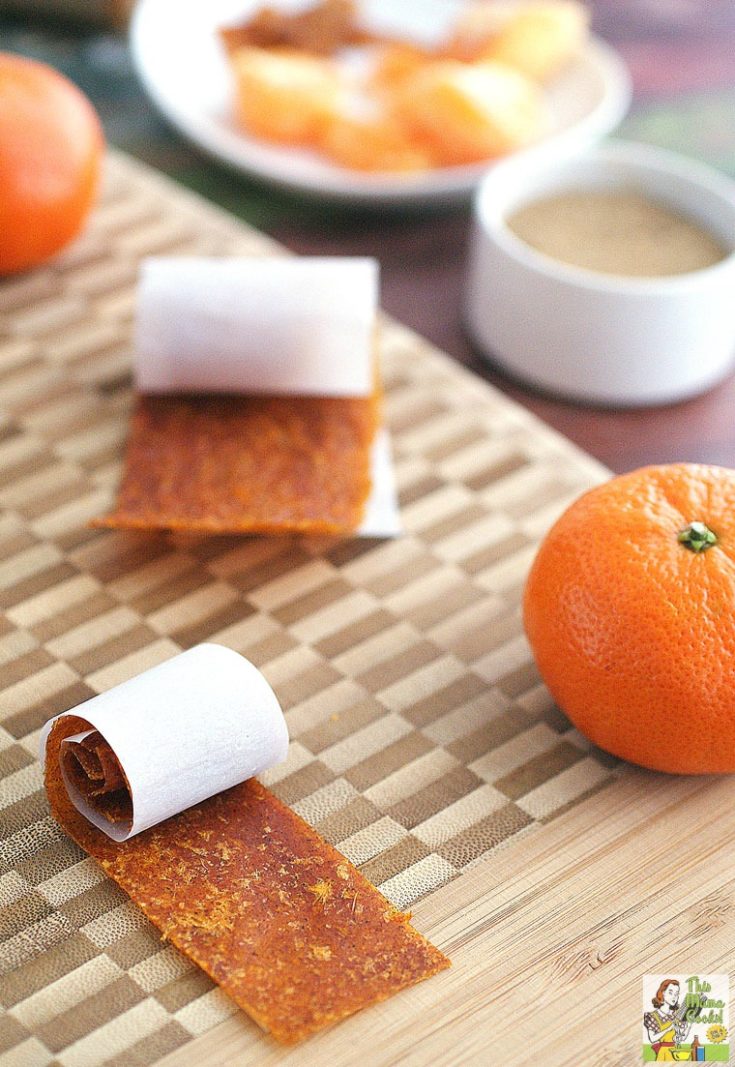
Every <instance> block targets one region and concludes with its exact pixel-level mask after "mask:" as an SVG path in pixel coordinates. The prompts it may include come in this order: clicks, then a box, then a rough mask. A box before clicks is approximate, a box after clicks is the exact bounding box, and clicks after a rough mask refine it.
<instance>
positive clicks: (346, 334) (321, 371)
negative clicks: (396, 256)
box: [135, 256, 378, 396]
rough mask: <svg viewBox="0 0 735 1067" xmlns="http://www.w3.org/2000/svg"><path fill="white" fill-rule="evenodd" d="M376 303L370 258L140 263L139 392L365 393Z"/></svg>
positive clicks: (371, 371)
mask: <svg viewBox="0 0 735 1067" xmlns="http://www.w3.org/2000/svg"><path fill="white" fill-rule="evenodd" d="M377 305H378V264H377V262H376V261H375V260H374V259H369V258H361V257H356V258H352V257H296V256H295V257H293V258H286V257H284V258H281V257H274V258H272V259H264V258H260V257H255V258H249V257H241V258H234V259H208V258H205V257H185V256H182V257H177V258H168V257H160V258H151V259H147V260H144V261H143V265H142V268H141V276H140V284H139V289H138V304H137V316H136V335H135V349H136V362H135V382H136V387H137V389H138V391H139V392H142V393H176V392H183V393H193V392H210V393H221V392H224V393H241V394H249V395H254V394H276V395H300V396H366V395H368V394H370V393H371V392H372V390H373V384H374V377H373V376H374V358H375V316H376V311H377Z"/></svg>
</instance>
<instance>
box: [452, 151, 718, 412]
mask: <svg viewBox="0 0 735 1067" xmlns="http://www.w3.org/2000/svg"><path fill="white" fill-rule="evenodd" d="M616 188H625V189H627V190H630V189H635V190H637V191H638V192H640V193H642V194H643V195H646V194H647V195H648V196H650V197H651V198H652V199H655V200H657V201H659V202H661V203H664V204H666V205H668V206H669V207H671V208H672V209H673V210H676V211H679V212H680V213H681V214H683V215H685V216H688V217H689V218H690V219H692V220H693V221H695V222H698V223H699V224H700V225H702V226H703V227H704V228H705V229H707V230H709V231H710V232H711V233H712V234H713V235H714V236H715V237H716V238H718V239H719V240H720V241H721V242H722V244H723V245H724V246H725V248H726V249H728V252H729V254H728V255H727V256H726V258H725V259H723V260H722V261H721V262H719V263H717V264H715V265H714V266H712V267H707V268H706V269H704V270H698V271H692V272H691V273H687V274H678V275H667V276H665V277H655V278H638V277H635V278H631V277H624V276H618V275H613V274H602V273H596V272H593V271H588V270H583V269H581V268H577V267H573V266H569V265H567V264H564V263H561V262H559V261H558V260H555V259H552V258H551V257H549V256H546V255H544V254H543V253H541V252H538V251H536V250H535V249H533V248H531V247H530V246H529V245H528V244H526V243H525V242H524V241H523V240H521V239H520V238H519V237H517V236H516V235H515V234H514V233H512V232H511V230H510V229H509V228H508V226H507V225H506V223H505V219H506V218H507V217H508V215H509V214H511V213H512V212H513V211H514V210H515V209H517V208H519V207H521V206H522V205H523V204H526V203H528V202H529V201H532V200H536V199H538V198H540V197H543V196H546V195H553V194H555V193H561V192H569V191H572V190H591V189H597V190H613V189H616ZM465 322H466V326H467V329H468V331H469V333H470V335H471V336H472V338H473V339H474V341H475V342H476V344H477V345H478V347H479V348H480V349H481V350H482V351H483V352H484V354H485V355H487V357H488V358H489V359H490V360H491V361H493V362H494V363H497V364H498V365H500V366H501V367H503V368H505V369H507V370H508V371H509V372H510V373H511V374H513V375H515V376H517V377H519V378H521V379H523V380H525V381H527V382H529V383H531V384H532V385H535V386H538V387H541V388H542V389H545V390H549V391H551V392H554V393H558V394H562V395H564V396H568V397H573V398H576V399H581V400H587V401H593V402H596V403H602V404H626V405H635V404H660V403H666V402H669V401H674V400H678V399H681V398H683V397H686V396H690V395H692V394H694V393H697V392H700V391H702V390H704V389H706V388H707V387H708V386H710V385H712V384H713V383H715V382H716V381H717V380H718V379H720V378H722V377H723V376H724V375H725V374H726V373H727V371H728V370H729V369H730V368H731V366H732V364H733V359H734V358H735V182H732V181H730V179H728V178H726V177H724V176H722V175H721V174H719V173H717V172H716V171H713V170H711V169H710V168H708V167H705V166H703V165H701V164H699V163H694V162H692V161H690V160H688V159H685V158H683V157H681V156H677V155H675V154H673V153H671V152H665V151H662V150H660V149H656V148H651V147H649V146H645V145H641V144H632V143H625V142H611V143H609V144H607V145H604V146H602V147H599V148H596V149H594V150H593V151H591V152H590V153H588V154H586V155H584V156H582V157H577V158H574V159H568V160H566V161H563V162H559V163H556V164H552V165H551V166H548V165H547V166H545V167H543V168H542V167H539V166H533V165H530V164H524V162H523V161H522V160H514V161H508V162H506V163H503V164H502V165H500V166H498V167H496V168H495V169H494V170H492V171H490V172H489V173H488V175H487V177H486V178H485V179H484V181H483V182H482V184H481V186H480V188H479V191H478V194H477V198H476V201H475V219H474V229H473V236H472V246H471V252H470V267H469V276H468V284H467V293H466V304H465Z"/></svg>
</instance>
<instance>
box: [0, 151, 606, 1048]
mask: <svg viewBox="0 0 735 1067" xmlns="http://www.w3.org/2000/svg"><path fill="white" fill-rule="evenodd" d="M277 252H278V249H277V248H276V246H274V245H273V244H272V243H271V242H269V241H268V240H267V239H266V238H264V237H263V236H262V235H260V234H258V233H256V232H254V231H252V230H251V229H249V228H247V227H246V226H244V225H243V224H241V223H239V222H237V221H235V220H234V219H232V218H231V217H229V216H228V215H226V214H224V213H222V212H220V211H218V210H217V209H215V208H213V207H211V206H210V205H208V204H206V203H205V202H204V201H202V200H200V199H198V198H196V197H194V196H192V195H191V194H188V193H185V192H184V191H182V190H180V189H179V188H178V187H176V186H175V185H173V184H172V183H170V182H168V181H167V180H165V179H162V178H161V177H159V176H157V175H155V174H154V173H153V172H151V171H149V170H147V169H145V168H144V167H142V166H141V165H140V164H135V163H133V162H132V161H130V160H128V159H125V158H122V157H120V156H112V157H111V158H110V161H109V173H108V178H107V182H106V189H105V194H104V198H103V201H102V203H101V205H100V207H99V209H98V211H97V212H96V215H95V218H94V221H93V224H92V226H91V227H90V229H89V230H88V232H87V233H86V235H85V236H84V237H83V238H82V239H81V240H80V241H79V242H78V243H77V244H76V245H75V246H74V247H73V248H72V249H71V250H70V251H69V252H68V253H67V254H65V255H64V256H63V257H62V258H61V259H60V260H58V261H57V263H56V264H55V265H54V266H53V267H48V268H45V269H42V270H39V271H35V272H33V273H32V274H29V275H27V276H25V277H22V278H18V279H13V280H6V281H5V282H3V283H0V405H1V406H0V507H1V508H2V512H1V513H0V610H1V611H2V615H0V663H1V669H0V690H1V692H0V722H1V724H2V725H1V727H0V772H1V773H2V776H3V780H2V784H1V785H0V788H1V789H2V792H1V793H0V819H1V820H2V850H3V854H2V868H1V875H0V909H1V910H0V938H1V939H2V943H1V944H0V967H1V968H2V972H3V977H2V979H1V984H0V992H1V994H2V1003H3V1006H4V1007H5V1008H6V1009H7V1013H6V1015H5V1017H4V1019H3V1020H2V1021H0V1063H2V1064H3V1065H5V1067H9V1065H18V1067H21V1065H22V1067H47V1065H49V1064H62V1065H63V1067H96V1065H99V1064H102V1063H105V1064H110V1065H113V1064H114V1065H117V1067H136V1065H140V1067H145V1065H149V1064H151V1063H154V1062H155V1061H156V1060H157V1059H159V1058H160V1057H161V1056H163V1055H164V1054H165V1053H167V1052H169V1051H171V1050H172V1049H174V1048H177V1047H179V1046H181V1045H183V1044H184V1043H186V1042H187V1041H188V1040H190V1039H191V1037H192V1036H193V1035H198V1034H201V1033H203V1032H204V1031H206V1030H207V1029H209V1028H210V1027H211V1026H213V1025H214V1024H215V1023H217V1022H219V1021H220V1020H221V1019H223V1018H225V1017H226V1016H227V1015H229V1014H232V1013H233V1012H234V1011H235V1009H234V1007H233V1005H232V1004H231V1002H230V1001H229V1000H228V998H226V997H225V996H224V995H223V994H221V993H220V992H219V990H217V989H215V988H214V987H213V985H212V983H211V982H210V981H209V980H208V979H207V978H206V977H205V976H204V975H203V974H202V973H201V972H199V971H198V969H196V968H194V967H193V966H192V965H191V964H189V963H188V962H187V961H186V960H185V959H184V958H183V957H181V956H180V955H179V954H178V953H177V952H176V950H175V949H173V948H172V947H171V946H167V945H165V944H163V943H162V942H161V940H160V937H159V934H158V933H157V932H156V931H155V930H154V929H153V928H152V927H151V926H150V925H149V924H148V923H147V921H146V920H145V919H144V918H143V916H142V915H141V913H140V912H139V911H138V910H137V909H136V908H135V907H134V906H133V905H132V904H131V903H130V902H129V901H128V900H127V898H126V897H125V896H124V895H123V893H122V892H121V891H120V890H119V889H118V888H117V887H116V886H115V885H114V884H113V883H112V882H110V881H108V880H107V879H106V878H105V877H104V876H103V875H102V873H101V871H100V869H99V868H98V867H97V866H96V865H95V863H94V862H93V861H92V860H90V859H87V858H85V857H84V855H83V854H82V853H81V852H80V850H79V849H78V848H77V847H76V846H75V845H73V844H72V843H71V842H70V841H69V840H68V839H66V838H65V836H64V834H63V833H62V832H61V831H60V830H59V828H58V827H57V826H56V825H55V823H54V822H53V821H52V820H51V819H50V817H49V814H48V808H47V804H46V800H45V795H44V793H43V790H42V788H41V775H40V769H39V765H38V762H37V746H38V734H39V730H40V728H41V726H42V724H43V723H44V722H45V721H46V719H47V718H49V717H50V716H51V715H53V714H56V713H57V712H59V711H63V710H65V709H66V708H69V707H72V706H74V705H75V704H77V703H78V702H80V701H82V700H84V699H86V698H87V697H90V696H92V695H93V694H95V693H98V692H101V691H103V690H105V689H107V688H109V687H110V686H112V685H115V684H116V683H117V682H120V681H122V680H124V679H125V678H128V677H130V676H131V675H133V674H136V673H138V672H139V671H141V670H143V669H145V668H146V667H149V666H152V665H153V664H154V663H157V662H159V661H161V660H163V659H166V658H168V657H169V656H171V655H173V654H174V653H176V652H178V651H179V650H181V649H183V648H186V647H189V646H190V645H192V644H195V643H197V642H199V641H203V640H213V641H217V642H220V643H222V644H225V645H229V646H230V647H232V648H235V649H237V650H238V651H240V652H242V653H244V654H245V655H246V656H247V657H248V658H250V659H251V660H253V661H254V662H255V663H256V664H257V665H258V666H259V667H260V668H261V669H262V670H263V672H264V673H265V675H266V676H267V677H268V679H269V681H270V682H271V684H272V685H273V686H274V688H275V690H276V692H277V694H278V696H279V698H280V700H281V702H282V704H283V707H284V709H285V711H286V715H287V718H288V724H289V729H290V734H291V738H292V742H291V747H290V753H289V757H288V761H287V763H286V764H285V765H283V766H281V767H278V768H277V769H276V770H274V771H272V772H271V773H270V774H268V775H267V776H266V777H265V780H266V782H267V783H268V784H269V785H271V786H272V787H273V788H274V789H275V791H276V792H277V793H278V794H279V796H281V797H282V798H283V799H284V800H285V801H287V802H288V803H289V804H291V805H293V807H294V808H295V809H296V810H297V811H298V812H299V813H300V814H301V815H302V816H304V817H305V818H306V819H307V820H309V821H310V822H311V823H312V824H313V825H314V826H316V827H317V829H318V830H319V831H320V832H321V833H322V834H323V835H324V836H325V837H326V838H327V839H328V840H329V841H331V842H333V843H334V844H335V845H337V846H338V847H339V848H340V849H341V850H342V851H343V852H344V853H345V854H346V855H347V856H348V857H349V858H350V859H351V860H352V861H353V862H355V863H356V864H358V865H359V866H360V867H361V869H362V870H363V872H364V873H365V874H366V875H367V876H368V877H369V878H370V879H371V880H372V881H373V882H374V883H376V884H377V885H379V886H380V888H381V889H382V890H383V892H384V893H385V894H386V895H387V896H388V897H390V898H391V899H392V900H393V901H395V903H396V904H397V905H399V906H401V907H407V906H409V905H410V904H411V903H412V902H413V901H414V900H416V899H418V898H419V897H420V896H422V895H424V894H426V893H429V892H430V891H432V890H433V889H435V888H437V887H438V886H440V885H442V884H443V883H445V882H447V881H448V880H450V879H452V878H455V877H456V876H457V875H459V874H460V873H461V872H462V871H466V870H467V869H468V868H469V867H470V866H471V865H474V864H476V863H477V862H478V861H480V860H481V859H483V858H486V857H487V856H488V855H489V854H490V853H491V852H492V850H493V849H497V848H499V847H501V846H502V845H503V844H506V843H507V842H509V841H511V840H513V841H514V840H516V839H517V838H518V836H519V835H522V834H530V833H542V832H543V828H544V826H545V825H546V824H547V823H548V822H549V820H552V819H554V818H555V816H557V815H558V814H560V813H561V812H562V811H565V810H567V809H568V808H569V807H570V806H573V805H575V804H577V803H579V802H580V801H581V800H583V799H586V798H587V797H588V796H589V795H590V793H591V792H593V791H595V790H597V789H600V788H602V787H604V785H605V784H606V783H608V782H610V781H611V780H612V779H613V778H614V776H615V763H614V761H613V760H611V759H609V758H607V757H605V756H604V755H603V754H602V753H599V752H598V751H595V750H592V749H591V748H590V746H589V744H588V743H587V742H586V741H585V740H584V739H583V738H582V737H581V736H580V735H579V734H578V733H577V732H576V731H575V730H573V729H572V728H571V727H570V725H569V723H568V721H567V720H566V719H565V718H564V717H563V715H562V714H561V713H560V712H559V711H558V709H557V708H555V707H554V705H553V703H552V702H551V700H550V698H549V696H548V694H547V693H546V691H545V690H544V688H543V686H542V685H541V684H540V682H539V679H538V676H537V674H536V672H535V669H534V666H533V663H532V660H531V657H530V654H529V651H528V647H527V645H526V642H525V640H524V637H523V635H522V629H521V623H520V611H519V599H520V591H521V588H522V584H523V580H524V577H525V574H526V570H527V567H528V564H529V562H530V560H531V558H532V555H533V552H534V548H535V544H536V543H537V541H538V538H539V537H540V535H541V534H542V533H543V532H544V531H545V530H546V528H547V527H548V526H549V524H550V523H551V522H552V521H553V519H554V518H555V517H556V515H557V514H558V513H559V512H560V511H561V509H562V508H563V507H564V506H565V505H566V504H567V503H568V502H569V501H570V500H571V499H572V498H573V497H574V496H576V495H577V494H578V493H579V492H580V490H581V489H583V488H584V487H586V486H588V485H590V484H592V483H593V482H595V481H598V480H599V479H600V478H601V477H602V476H603V475H604V473H605V472H604V471H603V470H602V468H601V467H599V465H598V464H596V463H595V462H594V461H592V460H591V459H589V458H588V457H586V456H584V455H583V454H581V453H580V452H579V451H577V450H576V449H574V448H573V446H572V445H570V444H569V443H568V442H566V441H564V440H563V439H561V438H560V437H558V436H557V435H555V434H554V433H552V432H551V431H550V430H547V429H546V428H545V427H543V426H542V425H541V424H540V423H539V422H538V421H536V420H535V419H534V418H533V417H532V416H530V415H529V414H528V413H526V412H524V411H523V410H521V409H520V408H518V407H516V406H514V405H512V404H511V403H510V402H509V401H508V400H506V399H505V398H504V397H502V396H501V395H500V394H499V393H497V392H496V391H494V390H493V389H492V388H491V387H490V386H488V385H487V384H485V383H483V382H481V381H479V380H478V379H477V378H475V377H474V376H472V375H471V374H469V373H468V372H466V371H465V370H463V369H462V368H460V367H459V366H458V365H456V364H455V363H453V362H452V361H451V360H449V359H448V358H447V357H445V356H442V355H441V354H439V353H437V352H436V351H434V350H432V349H431V348H430V346H428V345H427V344H426V343H425V342H423V341H422V340H420V339H419V338H418V337H416V336H415V335H414V334H412V333H410V332H409V331H408V330H406V329H404V328H402V327H400V326H398V325H396V324H394V323H385V324H384V327H383V331H382V361H383V372H384V379H385V383H386V387H387V417H388V422H389V426H390V429H391V432H392V435H393V445H394V453H395V461H396V472H397V479H398V486H399V491H400V500H401V508H402V519H403V523H404V525H405V531H406V532H405V535H404V536H402V537H401V538H399V539H397V540H394V541H387V542H380V541H369V540H341V541H335V540H323V539H320V540H311V541H304V540H297V539H291V538H288V539H285V538H270V539H268V538H250V539H245V538H239V539H238V538H200V539H185V538H181V537H173V536H155V537H149V536H143V535H131V534H121V533H112V532H99V531H93V530H90V529H89V528H88V527H87V525H86V524H87V521H88V520H89V519H90V518H91V517H92V516H94V515H96V514H99V513H101V512H103V511H104V510H105V509H106V508H107V507H108V506H109V504H110V501H111V498H112V495H113V493H114V490H115V487H116V484H117V480H118V477H119V473H120V459H121V449H122V447H123V444H124V440H125V436H126V433H127V416H128V412H129V406H130V399H131V389H130V383H131V379H130V359H131V350H130V328H131V319H132V311H133V295H134V286H135V281H136V274H137V267H138V261H139V259H140V257H141V256H142V255H147V254H156V253H166V254H181V255H186V254H214V255H218V254H222V255H228V254H237V253H246V254H263V255H269V254H274V253H277Z"/></svg>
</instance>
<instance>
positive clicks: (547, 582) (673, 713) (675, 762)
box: [524, 463, 735, 774]
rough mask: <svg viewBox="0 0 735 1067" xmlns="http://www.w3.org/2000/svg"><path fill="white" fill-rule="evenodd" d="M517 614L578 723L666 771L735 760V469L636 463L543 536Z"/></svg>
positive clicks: (732, 765)
mask: <svg viewBox="0 0 735 1067" xmlns="http://www.w3.org/2000/svg"><path fill="white" fill-rule="evenodd" d="M524 623H525V627H526V633H527V635H528V640H529V642H530V645H531V649H532V651H533V653H534V656H535V658H536V663H537V665H538V668H539V671H540V673H541V676H542V678H543V679H544V681H545V682H546V685H547V686H548V688H549V690H550V692H551V694H552V695H553V697H554V698H555V700H556V701H557V702H558V704H559V706H560V707H561V708H562V709H563V710H564V711H565V712H566V714H567V715H568V716H569V718H570V719H571V720H572V722H573V723H574V724H575V725H576V726H577V728H578V729H579V730H580V731H581V732H582V733H584V734H586V736H587V737H588V738H590V739H591V740H592V741H593V742H594V743H595V744H597V745H599V746H600V747H601V748H603V749H606V750H607V751H608V752H612V753H614V754H615V755H617V756H621V757H623V758H624V759H627V760H630V761H632V762H634V763H638V764H641V765H642V766H644V767H650V768H653V769H655V770H660V771H670V772H674V773H678V774H709V773H724V772H732V771H735V471H733V470H728V469H725V468H722V467H713V466H704V465H697V464H688V463H678V464H672V465H668V466H653V467H644V468H642V469H641V470H637V471H633V472H632V473H630V474H624V475H621V476H620V477H617V478H613V479H611V480H610V481H609V482H607V483H605V484H603V485H601V486H598V487H597V488H595V489H592V490H591V491H589V492H587V493H585V494H584V495H583V496H581V497H580V498H579V499H578V500H577V501H576V502H575V503H573V504H572V505H571V507H570V508H568V510H567V511H566V512H565V513H564V514H563V515H562V516H561V518H560V519H559V520H558V521H557V522H556V523H555V525H554V526H553V527H552V529H551V530H550V531H549V533H548V534H547V536H546V538H545V539H544V541H543V543H542V545H541V547H540V549H539V551H538V554H537V556H536V559H535V561H534V563H533V566H532V568H531V572H530V574H529V577H528V582H527V584H526V589H525V596H524Z"/></svg>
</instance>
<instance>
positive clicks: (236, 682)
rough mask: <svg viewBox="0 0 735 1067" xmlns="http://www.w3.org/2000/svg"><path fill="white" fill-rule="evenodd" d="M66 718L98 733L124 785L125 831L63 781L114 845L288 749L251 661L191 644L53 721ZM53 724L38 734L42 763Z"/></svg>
mask: <svg viewBox="0 0 735 1067" xmlns="http://www.w3.org/2000/svg"><path fill="white" fill-rule="evenodd" d="M66 715H74V716H78V717H80V718H82V719H84V720H85V721H86V722H88V723H89V724H90V726H91V727H93V728H94V729H96V730H98V731H99V732H100V733H101V734H102V736H103V737H104V739H105V740H106V741H107V743H108V744H109V745H110V747H111V748H112V750H113V752H114V753H115V755H116V756H117V759H118V762H119V763H120V766H121V767H122V769H123V771H124V773H125V777H126V778H127V781H128V785H129V786H130V794H131V797H132V801H133V819H132V823H131V824H130V825H125V824H123V823H111V822H108V820H107V819H105V818H104V816H102V815H100V814H99V813H98V812H96V811H94V810H93V809H92V808H91V807H90V806H89V805H88V804H87V803H86V801H85V800H84V798H83V797H82V796H81V794H80V793H79V792H78V791H77V790H76V789H75V787H74V786H73V784H72V783H71V782H70V781H69V780H68V779H67V777H66V776H64V781H65V784H66V786H67V792H68V793H69V798H70V799H71V801H72V803H73V804H74V806H75V807H76V808H77V810H78V811H80V812H81V813H82V815H84V816H85V817H86V818H87V819H89V821H90V822H92V823H93V824H94V825H95V826H97V827H98V829H100V830H103V831H104V832H105V833H106V834H107V835H108V836H109V837H112V838H113V839H114V840H116V841H125V840H127V839H128V838H129V837H132V836H133V835H134V834H138V833H140V832H141V830H146V829H148V827H150V826H155V824H156V823H159V822H163V820H164V819H168V818H170V817H171V816H172V815H176V814H177V813H178V812H180V811H183V810H184V809H185V808H188V807H191V806H192V805H193V804H198V803H199V802H200V801H202V800H205V799H206V798H207V797H210V796H213V795H214V794H215V793H219V792H221V791H222V790H223V789H229V788H230V786H233V785H237V784H238V783H239V782H243V781H245V779H247V778H252V777H253V776H254V775H256V774H259V773H261V772H262V771H264V770H266V769H267V768H268V767H273V766H274V765H275V764H276V763H280V762H281V761H282V760H284V759H285V758H286V753H287V751H288V730H287V728H286V721H285V719H284V717H283V712H282V711H281V708H280V705H279V703H278V700H277V698H276V695H275V693H274V692H273V690H272V689H271V687H270V685H269V684H268V682H267V681H266V680H265V678H264V677H263V675H262V674H261V673H260V671H259V670H258V669H257V668H256V667H254V666H253V664H252V663H250V662H249V661H248V660H246V659H245V658H244V657H243V656H241V655H239V653H237V652H234V651H233V650H232V649H229V648H225V647H223V646H222V645H212V644H203V645H196V646H195V647H194V648H190V649H189V650H188V651H186V652H182V653H181V655H179V656H175V657H174V658H173V659H170V660H167V661H166V662H165V663H161V664H159V665H158V666H156V667H152V668H151V669H150V670H147V671H144V672H143V673H142V674H139V675H138V676H137V677H135V678H131V679H130V680H129V681H127V682H123V683H122V684H121V685H117V686H115V687H114V688H113V689H110V690H108V691H107V692H106V693H102V694H100V695H99V696H96V697H92V699H91V700H87V701H85V702H84V703H83V704H80V705H79V706H78V707H76V708H73V709H71V710H70V711H67V712H64V713H63V714H62V716H57V717H56V718H62V717H63V716H66ZM55 721H56V719H52V720H51V721H50V722H48V723H47V724H46V726H45V727H44V730H43V732H42V734H41V758H42V760H45V751H46V738H47V737H48V734H49V731H50V729H51V726H52V725H53V723H54V722H55ZM83 736H85V735H84V734H79V735H74V737H73V738H67V739H66V741H65V742H64V744H69V743H72V744H73V743H74V742H75V741H78V740H79V739H81V737H83Z"/></svg>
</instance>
